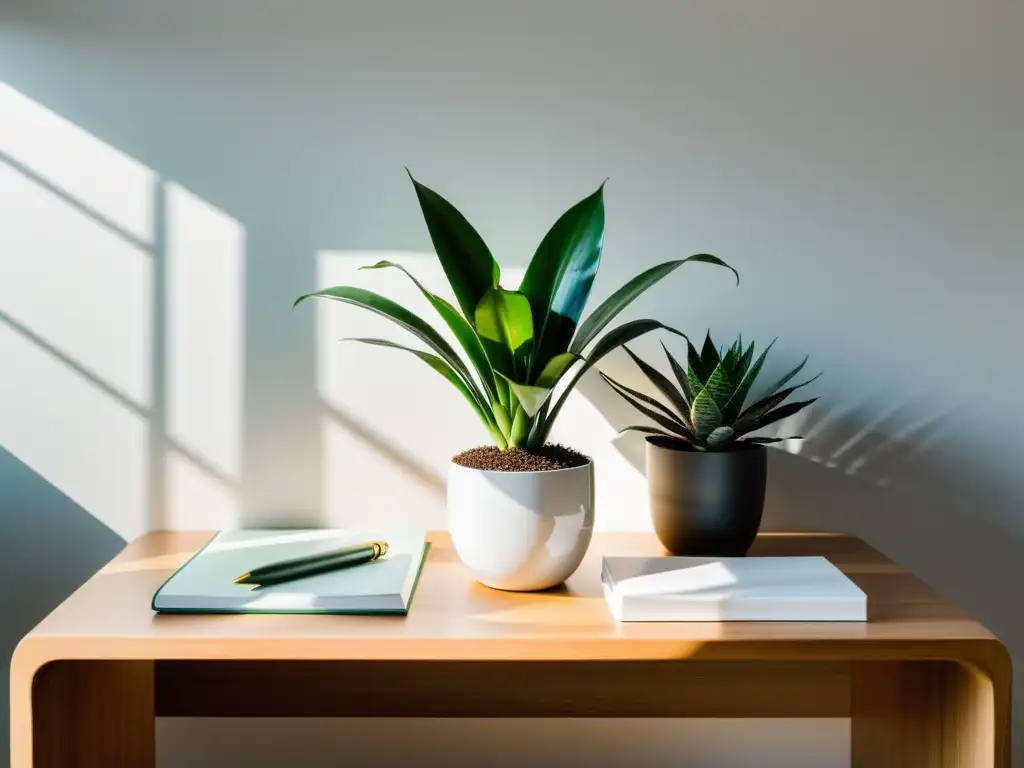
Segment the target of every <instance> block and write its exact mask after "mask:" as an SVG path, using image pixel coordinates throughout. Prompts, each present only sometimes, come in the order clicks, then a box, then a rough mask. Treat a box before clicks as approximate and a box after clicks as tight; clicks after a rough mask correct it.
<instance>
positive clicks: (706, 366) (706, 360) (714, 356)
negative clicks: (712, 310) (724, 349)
mask: <svg viewBox="0 0 1024 768" xmlns="http://www.w3.org/2000/svg"><path fill="white" fill-rule="evenodd" d="M720 362H721V358H720V357H719V356H718V350H717V349H715V344H714V342H713V341H711V332H710V331H708V334H707V335H706V336H705V337H704V347H703V348H702V349H701V351H700V364H701V368H702V369H703V370H704V372H705V373H706V374H707V378H704V381H705V382H706V381H707V380H708V379H709V378H711V374H712V373H714V370H715V367H716V366H717V365H718V364H719V363H720Z"/></svg>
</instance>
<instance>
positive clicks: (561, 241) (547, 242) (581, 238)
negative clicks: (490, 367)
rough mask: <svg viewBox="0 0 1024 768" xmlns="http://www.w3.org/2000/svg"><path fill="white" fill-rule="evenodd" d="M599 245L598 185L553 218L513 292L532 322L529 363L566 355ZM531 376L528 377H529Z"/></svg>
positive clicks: (600, 196) (600, 193) (591, 279)
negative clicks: (523, 298)
mask: <svg viewBox="0 0 1024 768" xmlns="http://www.w3.org/2000/svg"><path fill="white" fill-rule="evenodd" d="M603 242H604V184H602V185H601V186H600V187H598V189H597V191H596V192H594V193H593V194H592V195H590V196H589V197H586V198H584V199H583V200H581V201H580V202H578V203H576V205H574V206H573V207H572V208H570V209H569V210H568V211H566V212H565V213H563V214H562V215H561V216H560V217H559V219H558V221H556V222H555V224H554V226H552V227H551V229H550V230H549V231H548V233H547V234H546V235H545V236H544V239H543V240H541V243H540V245H539V246H537V252H536V253H535V254H534V255H533V258H532V259H531V260H530V265H529V266H528V267H527V268H526V274H525V275H524V276H523V282H522V284H521V285H520V286H519V290H520V291H521V292H522V293H523V294H524V295H525V296H526V297H527V298H528V299H529V300H530V307H531V308H532V309H533V316H534V317H535V318H536V321H537V328H536V336H537V344H536V354H535V357H534V360H535V361H546V360H548V359H549V358H551V357H554V356H555V355H557V354H559V353H561V352H566V351H568V350H569V342H570V341H572V337H573V334H574V333H575V332H576V324H577V323H578V322H579V319H580V315H582V314H583V307H584V305H585V304H586V303H587V297H588V296H590V288H591V286H592V285H593V283H594V277H595V276H596V275H597V268H598V265H599V264H600V262H601V246H602V244H603ZM535 365H536V363H535ZM535 374H536V371H535V370H531V371H530V376H531V377H532V376H533V375H535Z"/></svg>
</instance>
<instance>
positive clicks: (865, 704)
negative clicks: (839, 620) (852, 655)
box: [850, 661, 1010, 768]
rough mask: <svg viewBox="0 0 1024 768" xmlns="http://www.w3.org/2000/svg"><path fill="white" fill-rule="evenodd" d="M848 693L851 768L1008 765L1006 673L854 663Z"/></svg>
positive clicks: (971, 667) (953, 665) (926, 664)
mask: <svg viewBox="0 0 1024 768" xmlns="http://www.w3.org/2000/svg"><path fill="white" fill-rule="evenodd" d="M850 685H851V688H850V698H851V704H850V706H851V751H852V758H853V760H852V763H853V766H854V768H859V767H860V766H864V767H865V768H867V767H868V766H870V767H871V768H969V767H970V766H993V765H994V766H1009V765H1010V744H1009V734H1010V723H1009V717H1010V686H1009V669H1005V670H1002V671H1001V672H1000V673H998V674H992V673H991V672H990V671H986V670H983V669H982V668H981V667H979V666H977V665H975V664H963V663H960V662H956V661H905V662H894V661H881V662H855V663H854V664H852V665H851V676H850Z"/></svg>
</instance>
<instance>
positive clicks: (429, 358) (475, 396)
mask: <svg viewBox="0 0 1024 768" xmlns="http://www.w3.org/2000/svg"><path fill="white" fill-rule="evenodd" d="M345 341H356V342H359V343H360V344H370V345H372V346H375V347H388V348H389V349H400V350H402V351H404V352H409V353H411V354H413V355H416V357H418V358H419V359H420V360H422V361H423V362H425V363H426V364H427V365H429V366H430V367H431V368H433V369H434V370H435V371H437V372H438V373H440V374H441V375H442V376H444V377H445V378H446V379H447V380H448V381H449V382H450V383H451V384H452V385H454V386H455V388H456V389H458V390H459V392H461V393H462V396H463V397H464V398H466V400H467V402H469V404H470V405H471V406H472V407H473V411H474V412H475V413H476V415H477V416H478V417H479V418H480V420H481V421H482V422H483V423H484V425H485V426H486V427H487V428H488V429H489V430H491V431H492V432H493V431H494V430H495V429H497V423H496V422H495V420H494V417H493V414H492V413H491V410H490V408H488V407H487V403H486V401H484V400H483V397H482V396H481V394H480V393H479V392H475V391H473V390H472V389H471V388H470V387H469V386H467V385H466V382H465V381H463V379H462V377H461V376H459V374H458V373H456V371H455V369H453V368H452V367H451V366H450V365H448V363H446V362H445V361H444V360H442V359H441V358H440V357H438V356H437V355H432V354H431V353H429V352H424V351H423V350H420V349H413V348H412V347H407V346H405V345H404V344H396V343H395V342H393V341H388V340H387V339H345Z"/></svg>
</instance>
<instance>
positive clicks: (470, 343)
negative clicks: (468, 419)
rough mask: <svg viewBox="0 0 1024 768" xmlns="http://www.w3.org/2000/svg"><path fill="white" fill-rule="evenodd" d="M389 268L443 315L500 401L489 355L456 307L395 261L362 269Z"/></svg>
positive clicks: (489, 395) (482, 379)
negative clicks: (429, 289) (408, 281)
mask: <svg viewBox="0 0 1024 768" xmlns="http://www.w3.org/2000/svg"><path fill="white" fill-rule="evenodd" d="M389 267H390V268H394V269H399V270H401V271H402V272H404V273H405V274H406V275H407V276H408V278H409V279H410V280H412V281H413V282H414V283H415V284H416V287H417V288H419V289H420V292H421V293H422V294H423V295H424V296H425V297H426V298H427V301H429V302H430V303H431V305H433V307H434V309H436V310H437V313H438V314H439V315H441V318H442V319H443V320H444V321H445V323H447V325H448V327H449V328H450V329H451V331H452V333H453V334H454V335H455V338H456V339H457V340H458V342H459V344H460V345H461V346H462V349H463V351H464V352H465V353H466V356H467V357H468V358H469V361H470V362H471V363H472V364H473V367H474V368H475V369H476V372H477V375H478V376H479V377H480V381H481V383H482V384H483V386H484V389H485V390H486V391H487V395H488V397H489V398H490V399H491V400H492V401H496V400H498V391H497V388H496V387H495V384H494V372H493V371H492V370H491V363H490V361H489V360H488V359H487V353H486V352H485V351H484V347H483V344H481V343H480V339H479V338H477V335H476V331H474V330H473V326H471V325H470V324H469V323H468V322H466V320H465V319H464V318H463V317H462V315H460V314H459V312H458V310H456V309H455V307H453V306H452V305H451V304H449V303H448V302H447V301H445V300H444V299H442V298H441V297H440V296H437V295H436V294H433V293H431V292H430V291H428V290H427V289H426V288H425V287H424V286H423V284H422V283H421V282H420V281H419V280H417V279H416V278H415V277H414V276H413V275H412V273H411V272H409V270H407V269H406V268H405V267H403V266H402V265H401V264H396V263H394V262H393V261H378V262H377V263H376V264H372V265H370V266H366V267H362V268H361V269H386V268H389Z"/></svg>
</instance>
